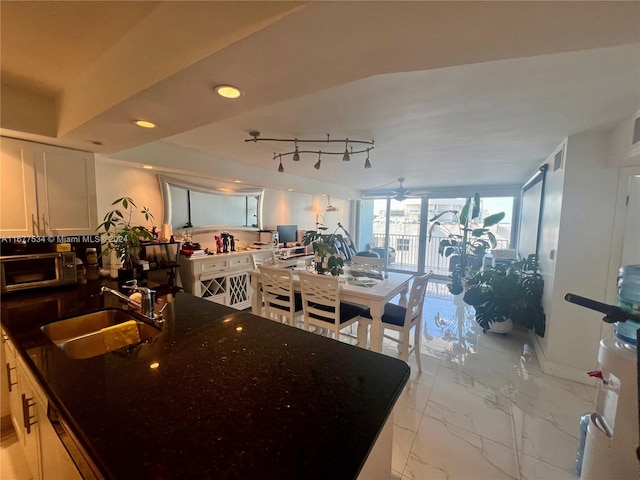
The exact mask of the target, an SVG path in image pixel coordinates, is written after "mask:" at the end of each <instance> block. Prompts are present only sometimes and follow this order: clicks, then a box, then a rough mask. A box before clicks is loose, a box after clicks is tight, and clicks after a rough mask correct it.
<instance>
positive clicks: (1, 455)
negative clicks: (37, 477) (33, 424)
mask: <svg viewBox="0 0 640 480" xmlns="http://www.w3.org/2000/svg"><path fill="white" fill-rule="evenodd" d="M32 478H33V476H32V475H31V471H30V470H29V466H28V465H27V461H26V460H25V458H24V455H23V453H22V447H21V446H20V444H19V443H18V437H17V436H16V434H15V432H14V431H13V427H12V426H11V425H7V426H6V428H5V426H4V425H3V429H2V436H1V437H0V479H2V480H31V479H32Z"/></svg>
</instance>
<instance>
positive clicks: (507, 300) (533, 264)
mask: <svg viewBox="0 0 640 480" xmlns="http://www.w3.org/2000/svg"><path fill="white" fill-rule="evenodd" d="M468 285H469V287H468V289H467V291H466V292H465V294H464V297H463V299H464V301H465V302H466V303H468V304H469V305H471V306H473V307H474V309H475V312H476V313H475V315H476V321H477V322H478V324H479V325H480V326H481V327H482V329H483V331H485V332H486V331H487V330H492V325H493V324H495V323H502V322H506V321H508V320H511V321H512V322H513V324H515V325H521V326H523V327H525V328H528V329H529V330H533V331H535V332H536V334H538V335H540V336H541V337H544V333H545V314H544V309H543V307H542V291H543V289H544V281H543V279H542V275H540V271H539V268H538V257H537V256H536V255H529V256H528V257H527V258H523V259H521V260H513V261H511V262H510V263H508V264H505V265H497V266H495V267H488V268H485V269H483V270H482V271H481V272H478V273H477V274H476V275H474V276H473V277H471V278H470V279H469V280H468Z"/></svg>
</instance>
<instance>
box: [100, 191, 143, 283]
mask: <svg viewBox="0 0 640 480" xmlns="http://www.w3.org/2000/svg"><path fill="white" fill-rule="evenodd" d="M111 205H116V208H114V209H113V210H111V211H110V212H107V213H106V215H105V216H104V218H103V222H102V223H101V224H100V225H98V228H97V229H96V230H97V231H98V232H100V233H101V235H102V246H103V250H102V254H101V255H109V254H110V253H111V252H112V251H114V252H115V254H116V256H117V258H118V259H119V261H120V262H121V267H120V268H119V270H118V279H119V282H120V280H121V281H122V283H123V282H124V281H125V280H126V279H132V278H134V276H135V275H134V272H135V266H136V264H137V262H138V255H139V252H140V241H141V240H142V241H145V240H153V239H154V236H153V234H152V233H151V232H150V231H149V230H147V228H145V227H144V226H141V225H135V224H133V223H132V217H133V212H134V208H135V209H137V208H138V207H137V206H136V204H135V202H134V201H133V200H132V199H131V198H130V197H122V198H118V199H116V200H114V201H113V203H112V204H111ZM140 213H141V214H142V215H144V218H145V220H146V221H147V222H148V221H153V215H152V214H151V212H150V211H149V209H148V208H147V207H143V208H142V210H140Z"/></svg>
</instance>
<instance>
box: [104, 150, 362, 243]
mask: <svg viewBox="0 0 640 480" xmlns="http://www.w3.org/2000/svg"><path fill="white" fill-rule="evenodd" d="M96 179H97V199H98V219H99V221H102V219H103V217H104V215H105V214H106V213H107V212H108V211H110V210H113V206H112V205H111V203H112V202H113V201H114V200H115V199H117V198H120V197H123V196H127V197H131V198H132V199H133V200H134V201H135V202H136V205H137V206H138V207H139V208H138V211H139V210H140V209H141V208H142V207H143V206H146V207H148V208H149V210H150V211H151V213H152V214H153V216H154V217H155V221H154V225H155V226H156V227H158V230H160V228H161V226H162V218H163V213H164V212H163V205H162V197H161V193H160V184H159V182H158V172H157V171H156V170H145V169H142V168H141V167H140V166H138V165H137V164H127V163H126V162H122V161H119V160H113V159H110V158H107V157H103V156H97V157H96ZM327 201H328V199H327V198H326V197H323V196H322V195H314V194H310V193H300V192H288V191H283V190H277V189H273V188H266V189H265V193H264V199H263V207H262V214H263V226H264V228H265V229H275V227H276V226H277V225H292V224H295V225H298V228H299V229H300V230H315V226H316V225H315V222H316V214H317V213H318V212H319V211H321V210H322V209H324V208H325V207H326V206H327ZM331 204H332V205H333V206H335V207H337V208H338V211H337V212H330V213H327V214H326V215H325V224H326V226H327V227H328V228H329V231H333V230H335V228H336V227H337V224H338V222H340V223H342V225H343V226H344V227H345V228H346V229H347V230H349V231H351V230H352V228H351V224H350V220H351V202H349V201H348V200H344V199H339V198H333V197H331ZM134 222H136V223H139V224H140V225H145V226H147V227H152V226H153V225H152V224H151V223H148V222H146V221H145V220H144V216H143V215H141V214H139V213H137V214H136V215H135V216H134ZM216 233H220V232H213V231H210V232H202V233H196V234H194V235H193V241H194V242H199V243H200V244H201V246H202V247H203V248H213V249H215V234H216ZM230 233H232V234H233V235H234V236H235V238H236V240H237V242H238V243H239V244H246V243H253V242H255V241H258V235H257V233H252V232H247V231H241V230H238V231H230ZM177 239H178V240H179V239H180V237H179V236H178V238H177Z"/></svg>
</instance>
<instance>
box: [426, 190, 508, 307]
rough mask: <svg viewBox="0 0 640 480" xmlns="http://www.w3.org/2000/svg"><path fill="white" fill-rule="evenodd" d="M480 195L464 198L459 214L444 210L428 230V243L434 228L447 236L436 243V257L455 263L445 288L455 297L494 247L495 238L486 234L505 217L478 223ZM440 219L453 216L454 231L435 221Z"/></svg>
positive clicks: (486, 219)
mask: <svg viewBox="0 0 640 480" xmlns="http://www.w3.org/2000/svg"><path fill="white" fill-rule="evenodd" d="M480 214H481V211H480V195H479V194H478V193H476V194H475V195H474V196H473V197H471V198H467V201H466V202H465V204H464V207H462V210H461V211H460V212H458V211H457V210H446V211H444V212H441V213H439V214H438V215H436V216H435V217H433V218H432V219H431V220H429V221H430V222H432V223H431V227H430V228H429V241H431V238H432V236H433V230H434V229H435V228H441V229H443V230H444V231H445V232H447V238H444V239H442V240H440V244H439V246H438V253H439V254H440V255H443V256H445V257H447V258H450V259H455V260H457V262H452V263H453V265H452V269H451V283H449V284H448V285H447V288H448V289H449V291H450V292H451V293H452V294H454V295H459V294H460V293H462V291H463V290H464V282H465V280H466V279H468V278H470V277H471V276H472V275H473V273H474V272H475V271H477V270H479V269H480V267H481V266H482V259H483V258H484V256H485V254H486V253H487V250H489V248H495V247H496V237H495V235H494V234H493V233H492V232H491V231H490V230H489V227H492V226H494V225H496V224H498V223H499V222H500V221H502V219H503V218H504V217H505V213H504V212H500V213H494V214H493V215H489V216H487V217H484V219H482V223H481V221H480ZM444 215H453V216H454V217H455V219H456V221H455V222H454V223H455V226H454V228H455V230H451V229H450V228H449V227H448V225H447V224H446V223H445V222H440V221H439V219H440V218H441V217H442V216H444Z"/></svg>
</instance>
